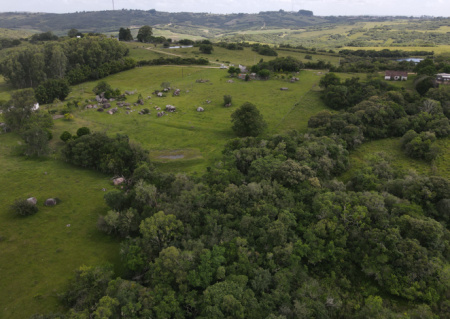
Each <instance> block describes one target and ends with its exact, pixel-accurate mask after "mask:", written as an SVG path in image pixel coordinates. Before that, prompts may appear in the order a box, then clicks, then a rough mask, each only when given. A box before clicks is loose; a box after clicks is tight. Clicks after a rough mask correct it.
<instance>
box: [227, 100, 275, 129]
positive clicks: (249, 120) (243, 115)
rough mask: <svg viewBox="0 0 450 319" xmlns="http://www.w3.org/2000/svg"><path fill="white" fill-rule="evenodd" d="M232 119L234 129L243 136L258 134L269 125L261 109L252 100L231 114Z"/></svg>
mask: <svg viewBox="0 0 450 319" xmlns="http://www.w3.org/2000/svg"><path fill="white" fill-rule="evenodd" d="M231 121H232V122H233V127H232V128H233V131H234V132H235V133H236V134H237V135H238V136H241V137H244V136H258V135H259V134H261V133H262V132H263V131H264V129H265V128H266V126H267V124H266V122H265V121H264V119H263V116H262V115H261V113H260V112H259V110H258V109H257V108H256V106H255V105H253V104H252V103H250V102H246V103H244V104H242V105H241V107H240V108H238V109H237V110H236V111H235V112H234V113H233V114H231Z"/></svg>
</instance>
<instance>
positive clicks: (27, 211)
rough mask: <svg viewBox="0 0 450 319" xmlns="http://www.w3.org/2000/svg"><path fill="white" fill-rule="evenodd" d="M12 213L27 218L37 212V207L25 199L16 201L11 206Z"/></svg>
mask: <svg viewBox="0 0 450 319" xmlns="http://www.w3.org/2000/svg"><path fill="white" fill-rule="evenodd" d="M10 208H11V210H12V211H13V213H15V214H17V215H20V216H29V215H33V214H36V213H37V212H38V210H39V209H38V207H37V206H36V205H34V204H33V203H30V202H29V201H27V200H26V199H17V200H16V201H15V202H14V204H12V205H11V207H10Z"/></svg>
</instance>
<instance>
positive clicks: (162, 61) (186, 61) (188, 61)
mask: <svg viewBox="0 0 450 319" xmlns="http://www.w3.org/2000/svg"><path fill="white" fill-rule="evenodd" d="M169 64H174V65H207V64H209V61H208V60H207V59H204V58H198V59H196V58H180V57H173V58H172V57H170V58H165V57H159V58H158V59H153V60H141V61H138V62H137V65H139V66H143V65H169Z"/></svg>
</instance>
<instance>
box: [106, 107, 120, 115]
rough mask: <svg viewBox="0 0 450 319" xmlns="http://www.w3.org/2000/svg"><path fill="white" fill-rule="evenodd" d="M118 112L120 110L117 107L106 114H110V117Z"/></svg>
mask: <svg viewBox="0 0 450 319" xmlns="http://www.w3.org/2000/svg"><path fill="white" fill-rule="evenodd" d="M117 111H118V108H117V107H115V108H112V109H111V110H109V111H108V112H106V113H108V114H110V115H113V114H115V113H116V112H117Z"/></svg>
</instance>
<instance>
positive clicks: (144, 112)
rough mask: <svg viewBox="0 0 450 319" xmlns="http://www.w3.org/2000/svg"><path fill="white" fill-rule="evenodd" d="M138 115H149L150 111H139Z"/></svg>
mask: <svg viewBox="0 0 450 319" xmlns="http://www.w3.org/2000/svg"><path fill="white" fill-rule="evenodd" d="M138 114H139V115H145V114H150V110H149V109H142V110H140V111H139V113H138Z"/></svg>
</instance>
